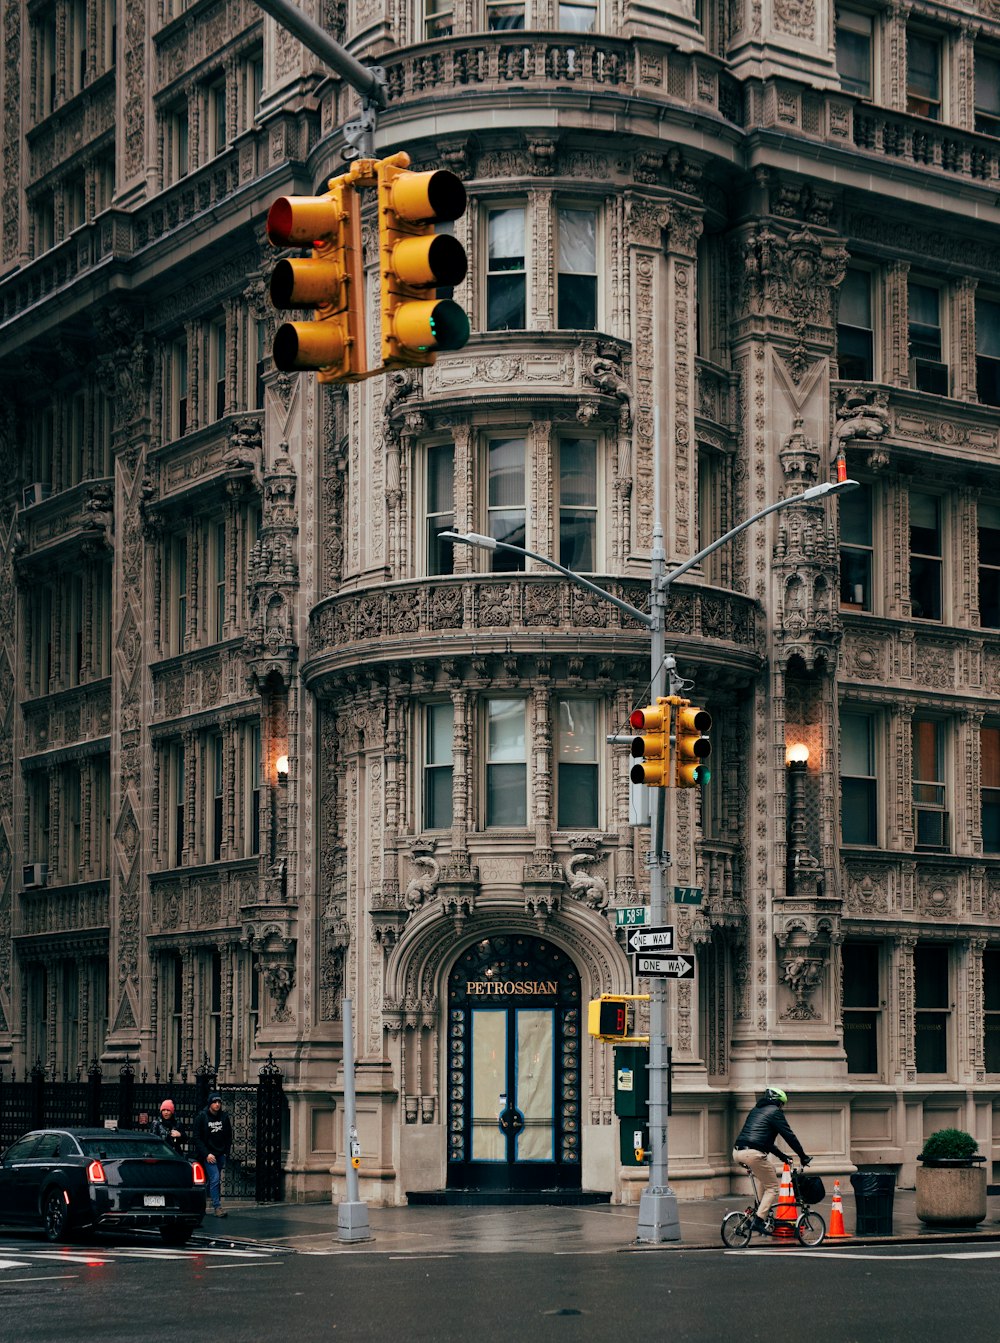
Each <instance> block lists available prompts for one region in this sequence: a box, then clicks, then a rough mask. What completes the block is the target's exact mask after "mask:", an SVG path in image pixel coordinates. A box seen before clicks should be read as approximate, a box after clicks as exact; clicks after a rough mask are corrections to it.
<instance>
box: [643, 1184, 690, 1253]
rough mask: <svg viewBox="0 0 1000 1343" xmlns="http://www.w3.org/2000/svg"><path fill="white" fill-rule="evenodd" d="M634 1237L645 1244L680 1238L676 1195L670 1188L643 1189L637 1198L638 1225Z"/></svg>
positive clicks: (657, 1243) (655, 1243)
mask: <svg viewBox="0 0 1000 1343" xmlns="http://www.w3.org/2000/svg"><path fill="white" fill-rule="evenodd" d="M635 1238H636V1240H637V1241H640V1242H642V1243H643V1244H645V1245H661V1244H662V1243H663V1242H664V1241H667V1240H680V1238H681V1224H680V1219H679V1218H678V1216H677V1195H676V1194H675V1193H674V1192H673V1190H672V1189H656V1190H650V1189H644V1190H643V1192H642V1197H641V1198H640V1199H639V1227H638V1230H637V1231H636V1235H635Z"/></svg>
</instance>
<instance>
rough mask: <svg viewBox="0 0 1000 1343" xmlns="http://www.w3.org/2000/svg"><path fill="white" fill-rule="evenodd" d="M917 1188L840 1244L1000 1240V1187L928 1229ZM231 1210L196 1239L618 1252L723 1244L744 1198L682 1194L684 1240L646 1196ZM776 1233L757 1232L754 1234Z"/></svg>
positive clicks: (354, 1249)
mask: <svg viewBox="0 0 1000 1343" xmlns="http://www.w3.org/2000/svg"><path fill="white" fill-rule="evenodd" d="M841 1183H842V1186H843V1184H845V1183H846V1185H847V1189H846V1191H843V1189H842V1192H843V1199H844V1224H845V1226H846V1227H847V1229H848V1231H851V1232H853V1230H854V1226H855V1216H854V1198H853V1194H852V1191H851V1185H850V1181H849V1180H848V1181H842V1182H841ZM826 1186H827V1197H826V1198H825V1199H824V1201H823V1202H822V1203H821V1204H820V1205H819V1210H820V1212H822V1214H823V1216H824V1217H825V1218H826V1220H827V1222H828V1223H829V1220H830V1204H831V1196H832V1192H833V1180H832V1179H830V1178H828V1177H826ZM915 1201H916V1195H915V1194H914V1191H913V1190H912V1189H897V1190H896V1192H895V1199H894V1204H893V1234H892V1236H865V1237H857V1238H854V1237H852V1238H851V1239H850V1240H832V1241H826V1242H825V1243H824V1248H828V1247H832V1246H844V1247H849V1246H856V1245H885V1244H887V1243H895V1244H907V1243H914V1242H920V1243H923V1242H925V1241H927V1242H943V1243H953V1242H960V1241H997V1240H1000V1196H992V1195H991V1196H990V1197H989V1198H988V1200H987V1213H986V1220H985V1221H984V1222H982V1223H981V1225H980V1226H979V1227H973V1228H956V1229H955V1230H954V1231H948V1230H944V1231H942V1230H935V1231H927V1230H925V1229H924V1227H923V1223H921V1222H919V1221H918V1220H917V1216H916V1211H915ZM226 1206H227V1208H228V1212H229V1216H228V1217H226V1218H225V1219H222V1218H218V1219H216V1218H215V1217H213V1216H212V1215H211V1214H209V1215H208V1216H207V1217H206V1218H205V1221H204V1224H203V1225H202V1227H201V1228H200V1229H199V1230H198V1231H197V1232H195V1236H194V1241H193V1242H192V1243H200V1244H206V1243H215V1244H217V1245H221V1244H230V1243H233V1244H237V1245H239V1244H247V1243H250V1244H257V1245H262V1246H272V1247H274V1248H278V1247H281V1248H282V1249H284V1250H294V1251H297V1252H299V1253H303V1254H366V1253H369V1254H370V1253H375V1254H412V1255H442V1254H455V1253H466V1254H468V1253H477V1254H513V1253H518V1252H520V1253H524V1254H539V1253H541V1254H598V1253H604V1254H613V1253H617V1252H621V1251H633V1252H637V1253H650V1252H659V1251H663V1250H674V1249H683V1250H697V1249H713V1250H720V1249H722V1240H721V1237H720V1235H719V1226H720V1224H721V1222H722V1218H723V1214H724V1213H726V1212H728V1211H730V1210H731V1209H733V1208H739V1207H741V1206H745V1204H744V1203H741V1200H740V1198H739V1197H738V1196H737V1195H731V1196H729V1197H727V1198H721V1199H713V1200H707V1201H704V1200H699V1201H697V1202H690V1203H688V1202H682V1203H679V1204H678V1215H679V1219H680V1225H681V1239H680V1241H671V1242H668V1243H666V1244H664V1245H653V1246H649V1245H646V1246H641V1245H637V1244H636V1243H635V1233H636V1225H637V1222H638V1217H639V1208H638V1205H637V1204H631V1205H627V1206H623V1205H622V1204H610V1203H597V1204H589V1205H585V1206H582V1207H534V1206H532V1207H523V1206H522V1207H455V1208H450V1207H413V1208H409V1207H405V1208H369V1210H368V1223H369V1227H370V1228H371V1232H372V1237H373V1239H372V1240H370V1241H364V1242H360V1243H355V1244H349V1243H342V1242H341V1241H340V1240H339V1238H338V1230H337V1205H336V1204H334V1203H265V1204H253V1203H244V1204H239V1203H229V1204H227V1205H226ZM768 1243H769V1242H768V1241H767V1240H766V1239H764V1238H762V1237H761V1238H758V1240H756V1241H755V1242H754V1244H760V1245H765V1244H768Z"/></svg>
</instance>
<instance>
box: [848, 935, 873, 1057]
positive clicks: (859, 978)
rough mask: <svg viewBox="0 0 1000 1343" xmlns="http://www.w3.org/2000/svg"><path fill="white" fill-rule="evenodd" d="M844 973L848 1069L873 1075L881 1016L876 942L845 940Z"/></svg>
mask: <svg viewBox="0 0 1000 1343" xmlns="http://www.w3.org/2000/svg"><path fill="white" fill-rule="evenodd" d="M843 976H844V1002H843V1009H844V1010H843V1017H844V1050H845V1052H846V1054H847V1071H848V1072H849V1073H864V1074H867V1075H868V1076H872V1075H873V1074H876V1073H877V1072H878V1046H879V1024H880V1021H881V1017H882V1013H881V1011H880V1004H881V1001H882V995H881V991H880V989H879V949H878V945H877V944H876V943H874V942H845V943H844V949H843Z"/></svg>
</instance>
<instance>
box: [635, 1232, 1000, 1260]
mask: <svg viewBox="0 0 1000 1343" xmlns="http://www.w3.org/2000/svg"><path fill="white" fill-rule="evenodd" d="M977 1241H978V1242H980V1243H981V1244H989V1243H992V1242H996V1241H1000V1231H980V1232H975V1231H966V1232H955V1233H954V1234H950V1235H936V1234H934V1233H933V1232H931V1233H927V1232H914V1233H907V1234H905V1235H900V1236H854V1235H851V1236H846V1237H844V1239H841V1238H840V1237H839V1236H837V1237H835V1238H834V1239H832V1240H831V1239H824V1240H823V1241H822V1242H821V1243H820V1245H816V1246H806V1245H799V1244H798V1242H791V1243H789V1244H788V1245H787V1246H786V1245H785V1244H780V1245H776V1246H775V1248H776V1249H777V1250H778V1251H779V1253H780V1251H781V1250H784V1249H797V1250H808V1249H810V1248H811V1249H817V1250H818V1249H820V1248H822V1249H824V1250H839V1249H845V1250H847V1249H853V1248H854V1247H855V1246H857V1245H861V1246H864V1247H866V1248H869V1249H870V1248H872V1247H877V1246H879V1245H970V1244H973V1243H975V1242H977ZM768 1243H769V1241H768V1237H766V1236H759V1237H758V1239H757V1247H758V1248H759V1247H760V1246H763V1245H766V1244H768ZM770 1244H772V1245H774V1244H775V1243H774V1242H773V1241H772V1242H770ZM744 1248H745V1249H748V1248H749V1246H744ZM724 1249H726V1246H724V1245H723V1244H722V1242H721V1240H719V1241H699V1242H698V1244H696V1245H695V1244H689V1243H688V1242H687V1241H682V1240H672V1241H665V1242H664V1243H663V1244H661V1245H646V1244H639V1243H637V1242H632V1244H630V1245H623V1246H621V1247H620V1249H619V1250H618V1253H619V1254H646V1253H648V1252H650V1251H654V1252H655V1251H658V1250H724ZM731 1253H733V1254H739V1253H740V1250H739V1249H736V1250H733V1251H731Z"/></svg>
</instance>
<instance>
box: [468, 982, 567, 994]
mask: <svg viewBox="0 0 1000 1343" xmlns="http://www.w3.org/2000/svg"><path fill="white" fill-rule="evenodd" d="M465 991H466V993H467V994H468V995H469V997H470V998H472V997H484V998H504V997H508V996H524V997H530V996H532V995H537V994H540V993H545V994H555V993H558V992H559V981H558V980H557V979H469V980H467V981H466V984H465Z"/></svg>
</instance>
